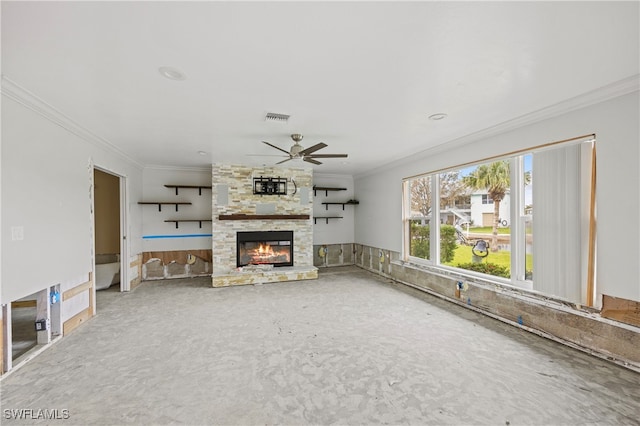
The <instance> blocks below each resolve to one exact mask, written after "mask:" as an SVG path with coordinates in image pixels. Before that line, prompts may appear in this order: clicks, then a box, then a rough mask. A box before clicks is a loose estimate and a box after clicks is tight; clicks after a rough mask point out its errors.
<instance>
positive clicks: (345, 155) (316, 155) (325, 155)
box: [309, 154, 348, 158]
mask: <svg viewBox="0 0 640 426" xmlns="http://www.w3.org/2000/svg"><path fill="white" fill-rule="evenodd" d="M309 157H311V158H347V157H348V155H347V154H311V155H309Z"/></svg>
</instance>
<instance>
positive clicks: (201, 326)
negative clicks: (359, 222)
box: [1, 267, 640, 425]
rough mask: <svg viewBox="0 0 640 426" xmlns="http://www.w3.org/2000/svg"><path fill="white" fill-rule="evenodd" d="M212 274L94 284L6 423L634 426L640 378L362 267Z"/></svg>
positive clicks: (8, 385) (11, 397)
mask: <svg viewBox="0 0 640 426" xmlns="http://www.w3.org/2000/svg"><path fill="white" fill-rule="evenodd" d="M209 283H210V279H190V280H173V281H164V282H147V283H143V284H142V285H141V286H140V287H139V288H137V289H136V290H135V291H133V292H131V293H128V294H120V293H116V292H111V291H107V292H99V293H98V309H99V314H98V316H96V317H95V318H94V319H92V320H91V321H89V322H88V323H87V324H86V325H84V326H83V327H81V328H80V329H78V330H76V331H75V332H74V333H72V334H70V335H69V336H67V337H65V338H64V339H62V340H61V341H60V342H59V343H56V344H54V345H53V346H52V347H51V348H50V349H49V350H47V351H45V352H44V353H42V354H41V355H40V356H38V357H37V358H35V359H34V360H32V361H31V362H30V363H28V364H27V365H25V366H24V367H22V368H21V369H20V370H18V371H16V372H15V373H13V374H10V375H9V376H8V377H6V378H5V379H3V381H2V382H1V386H2V387H1V390H2V424H17V423H46V424H81V425H89V424H180V423H182V424H202V425H208V424H226V425H257V424H269V425H271V424H283V425H300V424H319V425H320V424H321V425H324V424H413V425H425V424H426V425H430V424H433V425H439V424H456V425H459V424H473V425H475V424H491V425H509V424H510V425H521V424H536V425H551V424H553V425H557V424H572V425H573V424H575V425H585V424H598V425H601V424H640V423H639V420H638V419H639V413H640V375H639V374H637V373H635V372H632V371H630V370H626V369H624V368H622V367H619V366H617V365H614V364H611V363H608V362H606V361H603V360H601V359H598V358H594V357H591V356H589V355H587V354H584V353H581V352H579V351H576V350H573V349H571V348H568V347H564V346H562V345H560V344H557V343H555V342H552V341H548V340H545V339H543V338H540V337H538V336H535V335H532V334H529V333H527V332H524V331H521V330H518V329H516V328H514V327H511V326H509V325H506V324H503V323H500V322H498V321H495V320H493V319H491V318H488V317H484V316H482V315H479V314H477V313H475V312H472V311H469V310H466V309H464V308H462V307H459V306H456V305H453V304H450V303H447V302H444V301H441V300H439V299H436V298H433V297H431V296H429V295H425V294H423V293H420V292H418V291H416V290H413V289H410V288H406V287H404V286H401V285H396V284H392V283H389V282H386V281H384V280H383V279H381V278H378V277H376V276H375V275H372V274H370V273H368V272H365V271H363V270H361V269H358V268H356V267H342V268H333V269H323V270H321V272H320V278H319V279H318V280H314V281H303V282H289V283H275V284H266V285H261V286H243V287H234V288H218V289H214V288H211V287H210V286H209ZM12 409H33V410H34V414H35V413H36V411H35V410H38V409H48V410H68V414H69V418H68V419H66V420H40V421H31V420H30V421H26V422H19V421H15V420H13V419H9V418H8V417H7V410H12Z"/></svg>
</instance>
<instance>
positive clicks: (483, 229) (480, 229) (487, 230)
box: [462, 226, 511, 235]
mask: <svg viewBox="0 0 640 426" xmlns="http://www.w3.org/2000/svg"><path fill="white" fill-rule="evenodd" d="M462 229H463V232H462V233H463V234H464V232H466V228H465V227H464V226H463V227H462ZM469 232H474V233H477V234H491V233H492V232H493V228H492V227H491V226H476V227H470V228H469ZM498 234H503V235H508V234H511V228H498Z"/></svg>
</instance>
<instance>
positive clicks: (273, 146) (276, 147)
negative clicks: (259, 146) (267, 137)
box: [262, 141, 289, 155]
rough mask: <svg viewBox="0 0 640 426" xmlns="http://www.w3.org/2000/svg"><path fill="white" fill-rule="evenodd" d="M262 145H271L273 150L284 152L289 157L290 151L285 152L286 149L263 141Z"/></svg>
mask: <svg viewBox="0 0 640 426" xmlns="http://www.w3.org/2000/svg"><path fill="white" fill-rule="evenodd" d="M262 143H266V144H267V145H269V146H270V147H271V148H275V149H277V150H278V151H282V152H284V153H285V154H287V155H289V151H285V150H284V149H282V148H280V147H278V146H275V145H273V144H270V143H269V142H265V141H262Z"/></svg>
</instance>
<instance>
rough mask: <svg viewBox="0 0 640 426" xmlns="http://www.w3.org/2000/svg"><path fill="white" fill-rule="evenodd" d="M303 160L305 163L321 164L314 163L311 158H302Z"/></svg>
mask: <svg viewBox="0 0 640 426" xmlns="http://www.w3.org/2000/svg"><path fill="white" fill-rule="evenodd" d="M303 160H304V161H306V162H307V163H313V164H322V163H321V162H319V161H316V160H314V159H313V158H309V157H304V158H303Z"/></svg>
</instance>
